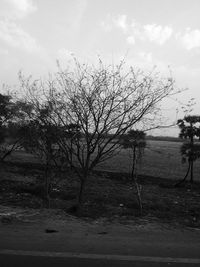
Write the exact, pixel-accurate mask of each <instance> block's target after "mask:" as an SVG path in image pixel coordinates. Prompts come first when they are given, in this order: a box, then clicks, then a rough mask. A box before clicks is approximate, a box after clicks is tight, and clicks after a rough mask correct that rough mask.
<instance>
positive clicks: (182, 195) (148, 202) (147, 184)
mask: <svg viewBox="0 0 200 267" xmlns="http://www.w3.org/2000/svg"><path fill="white" fill-rule="evenodd" d="M0 175H1V177H0V204H1V205H5V206H15V207H26V208H27V207H30V208H35V209H38V208H41V207H44V204H43V203H44V201H43V195H44V194H43V192H44V184H43V182H44V181H43V168H42V167H41V165H39V166H37V165H31V164H30V163H29V165H28V167H27V165H26V164H22V163H20V164H14V163H12V164H10V163H6V164H4V166H3V167H2V168H1V173H0ZM61 176H62V179H61ZM15 177H16V178H15ZM138 182H139V184H140V185H141V186H142V201H143V217H145V218H154V219H156V220H159V221H162V222H167V223H170V224H173V225H182V226H190V227H200V184H199V183H195V184H193V185H190V184H186V185H185V186H183V187H180V188H175V187H174V184H175V182H174V181H173V180H170V179H165V180H164V179H159V178H155V177H147V176H142V177H139V179H138ZM52 184H53V185H52V188H51V201H50V205H51V208H58V209H63V210H64V211H66V212H68V213H70V212H71V213H76V209H75V208H73V207H75V204H76V197H77V192H78V189H79V180H78V178H77V176H76V175H75V174H74V173H73V172H72V171H70V170H67V171H66V172H65V173H64V174H63V173H62V175H58V174H57V176H56V175H55V173H54V179H53V180H52ZM139 215H140V214H139V209H138V203H137V198H136V193H135V189H134V186H133V184H132V182H131V181H130V179H129V177H128V175H127V174H123V173H111V172H109V173H108V172H94V173H93V174H92V175H91V176H90V178H89V179H88V182H87V185H86V190H85V194H84V205H83V208H82V210H81V212H79V213H78V216H81V217H84V218H89V219H96V218H99V217H106V218H107V219H109V220H113V219H116V218H118V219H119V220H120V221H121V222H124V221H126V220H128V219H133V218H135V217H137V216H139Z"/></svg>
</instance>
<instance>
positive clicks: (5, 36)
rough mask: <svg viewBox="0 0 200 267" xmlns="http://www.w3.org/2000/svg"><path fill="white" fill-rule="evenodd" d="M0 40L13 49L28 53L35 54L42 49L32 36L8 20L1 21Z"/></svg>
mask: <svg viewBox="0 0 200 267" xmlns="http://www.w3.org/2000/svg"><path fill="white" fill-rule="evenodd" d="M0 40H2V41H3V42H4V43H6V44H7V45H9V46H11V47H17V48H20V49H22V50H25V51H27V52H35V51H38V50H39V49H40V47H39V46H38V44H37V42H36V40H35V39H34V38H33V37H32V36H31V35H29V34H28V33H27V32H25V31H24V30H23V29H22V28H21V27H19V26H17V25H16V23H14V22H11V21H8V20H2V21H0Z"/></svg>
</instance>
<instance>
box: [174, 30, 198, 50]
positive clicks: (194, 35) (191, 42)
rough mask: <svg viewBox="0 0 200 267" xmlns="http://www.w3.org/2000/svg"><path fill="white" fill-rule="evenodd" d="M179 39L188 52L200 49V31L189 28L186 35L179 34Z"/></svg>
mask: <svg viewBox="0 0 200 267" xmlns="http://www.w3.org/2000/svg"><path fill="white" fill-rule="evenodd" d="M177 39H179V40H180V41H181V43H182V44H183V46H184V47H185V48H186V49H187V50H191V49H193V48H197V47H200V30H198V29H195V30H191V29H190V28H187V29H186V32H185V33H184V34H180V33H178V34H177Z"/></svg>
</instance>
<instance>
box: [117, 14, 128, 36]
mask: <svg viewBox="0 0 200 267" xmlns="http://www.w3.org/2000/svg"><path fill="white" fill-rule="evenodd" d="M114 23H115V25H116V26H117V27H119V28H121V29H122V30H123V31H124V32H127V30H128V23H127V16H126V15H119V16H118V17H117V18H114Z"/></svg>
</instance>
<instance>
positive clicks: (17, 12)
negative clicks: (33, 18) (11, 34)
mask: <svg viewBox="0 0 200 267" xmlns="http://www.w3.org/2000/svg"><path fill="white" fill-rule="evenodd" d="M36 10H37V6H36V4H34V2H33V1H32V0H2V3H1V9H0V15H1V16H3V17H4V18H6V19H10V20H16V19H23V18H24V17H26V16H28V15H29V14H31V13H33V12H35V11H36Z"/></svg>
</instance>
